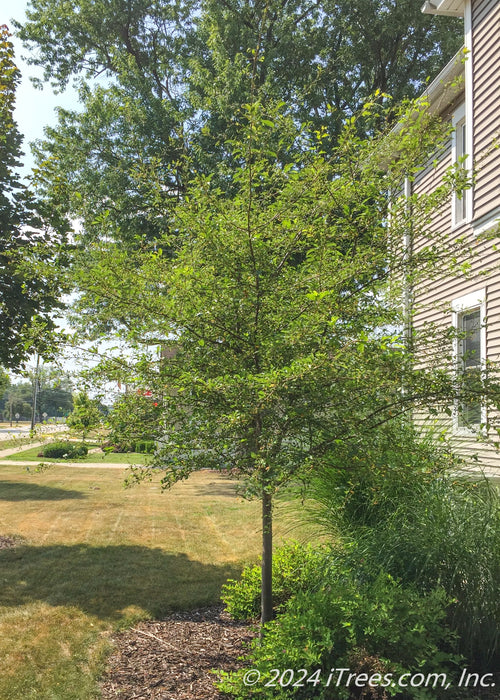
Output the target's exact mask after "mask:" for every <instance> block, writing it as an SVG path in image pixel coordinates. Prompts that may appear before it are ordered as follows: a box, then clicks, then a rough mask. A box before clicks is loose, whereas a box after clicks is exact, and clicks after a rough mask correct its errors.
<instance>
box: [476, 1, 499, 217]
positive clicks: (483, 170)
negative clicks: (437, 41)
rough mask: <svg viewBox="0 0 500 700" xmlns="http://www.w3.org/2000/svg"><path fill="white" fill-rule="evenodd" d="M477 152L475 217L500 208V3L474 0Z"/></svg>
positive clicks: (486, 214) (483, 215)
mask: <svg viewBox="0 0 500 700" xmlns="http://www.w3.org/2000/svg"><path fill="white" fill-rule="evenodd" d="M472 50H473V75H474V79H473V91H472V93H473V110H474V131H473V133H474V151H475V154H474V156H475V158H474V159H475V161H476V165H477V167H478V168H479V170H478V175H477V181H476V187H475V192H474V220H480V219H482V218H483V217H485V216H488V215H489V214H490V213H491V212H493V211H495V210H498V209H499V208H500V171H499V157H498V149H495V148H493V146H492V144H493V143H494V141H495V139H497V140H498V137H499V131H500V2H498V0H473V2H472Z"/></svg>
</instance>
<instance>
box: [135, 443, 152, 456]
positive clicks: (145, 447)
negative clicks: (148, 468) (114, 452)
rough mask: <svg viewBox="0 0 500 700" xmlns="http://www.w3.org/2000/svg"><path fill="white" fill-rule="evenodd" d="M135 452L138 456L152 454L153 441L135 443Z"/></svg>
mask: <svg viewBox="0 0 500 700" xmlns="http://www.w3.org/2000/svg"><path fill="white" fill-rule="evenodd" d="M135 451H136V452H139V453H140V454H153V452H154V451H155V441H154V440H138V441H137V442H136V443H135Z"/></svg>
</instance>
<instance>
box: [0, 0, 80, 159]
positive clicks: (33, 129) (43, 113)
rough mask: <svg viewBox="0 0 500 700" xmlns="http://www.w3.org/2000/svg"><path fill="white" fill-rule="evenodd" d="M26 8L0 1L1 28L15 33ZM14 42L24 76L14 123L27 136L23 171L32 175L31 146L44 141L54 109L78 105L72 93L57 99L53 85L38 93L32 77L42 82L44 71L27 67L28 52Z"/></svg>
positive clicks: (21, 2)
mask: <svg viewBox="0 0 500 700" xmlns="http://www.w3.org/2000/svg"><path fill="white" fill-rule="evenodd" d="M26 5H28V2H26V1H25V0H15V2H13V1H12V0H0V24H6V25H7V26H8V27H9V29H10V30H11V32H13V31H14V27H13V25H12V21H11V20H12V19H16V20H18V21H20V22H22V21H23V20H24V18H25V15H24V10H25V7H26ZM12 41H13V44H14V48H15V62H16V65H17V67H18V68H19V69H20V71H21V76H22V80H21V84H20V85H19V87H18V89H17V93H16V111H15V119H16V121H17V125H18V128H19V131H20V133H21V134H22V135H23V136H24V142H23V150H24V152H25V156H24V158H23V161H24V169H23V170H24V171H27V172H29V170H30V169H31V165H32V162H33V161H32V158H31V153H30V149H29V142H31V141H34V140H35V139H39V138H42V137H43V129H44V127H45V126H47V125H49V124H51V125H53V124H55V123H56V121H57V117H56V113H55V108H56V107H57V106H61V107H66V108H77V105H78V101H77V96H76V92H75V91H74V90H73V89H68V90H67V91H66V92H65V93H63V94H61V95H54V93H53V91H52V88H51V87H50V85H46V86H45V87H44V88H43V90H38V89H35V88H34V87H33V85H32V83H31V81H30V76H34V77H38V78H42V77H43V71H42V69H41V68H37V67H36V66H28V65H27V64H26V62H25V61H23V60H22V56H23V55H24V56H26V55H27V53H28V52H27V50H26V49H24V48H23V47H22V44H21V42H20V41H19V40H18V39H17V38H16V37H13V39H12Z"/></svg>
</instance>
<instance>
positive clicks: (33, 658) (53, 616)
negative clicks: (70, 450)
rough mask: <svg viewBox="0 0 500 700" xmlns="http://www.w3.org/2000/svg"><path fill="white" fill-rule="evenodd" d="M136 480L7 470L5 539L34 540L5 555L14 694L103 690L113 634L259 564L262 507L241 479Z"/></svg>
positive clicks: (192, 601)
mask: <svg viewBox="0 0 500 700" xmlns="http://www.w3.org/2000/svg"><path fill="white" fill-rule="evenodd" d="M125 475H126V470H125V469H124V470H123V471H122V470H119V469H113V470H106V469H105V468H103V469H88V468H82V469H79V468H65V467H63V466H54V467H51V468H50V469H49V470H48V471H46V472H43V473H41V474H35V475H34V474H32V472H27V471H26V469H23V468H22V467H19V466H15V465H11V466H8V465H4V466H0V502H1V511H0V534H3V535H11V536H13V537H15V538H21V539H22V544H21V545H19V546H18V547H17V548H16V549H11V550H6V549H4V550H0V578H1V587H0V658H1V659H2V673H1V674H0V698H2V700H19V698H40V699H43V700H46V699H47V700H48V699H49V698H54V699H57V700H89V699H90V698H94V697H98V693H97V679H98V677H99V675H100V673H101V671H102V667H103V662H104V659H105V655H106V652H107V650H108V641H107V636H108V635H109V633H110V632H111V631H112V630H114V629H117V628H120V627H126V626H129V625H131V624H132V623H133V622H134V621H135V620H137V619H144V618H149V617H161V616H162V615H165V614H167V613H168V612H169V611H171V610H173V609H180V608H190V607H194V606H199V605H204V604H210V603H213V602H215V601H217V600H218V597H219V593H220V588H221V585H222V583H223V582H224V581H225V580H226V578H227V577H229V576H235V575H237V574H238V571H239V570H240V568H241V566H242V564H243V563H244V562H248V561H255V560H256V559H257V557H258V554H259V551H260V529H259V516H260V508H259V504H258V503H257V502H250V503H249V502H247V501H243V500H242V499H240V498H239V497H238V496H236V494H235V490H234V483H233V482H230V481H228V480H224V479H223V478H222V477H220V476H218V475H217V474H214V473H210V472H203V473H199V474H195V475H193V476H192V477H191V478H190V479H189V481H188V482H185V483H182V484H177V485H176V486H174V488H173V489H172V491H170V492H166V493H163V494H162V493H161V492H160V489H159V485H158V483H149V482H145V483H143V484H142V485H140V486H137V487H134V488H132V489H124V488H123V480H124V477H125ZM158 479H159V477H158ZM278 520H279V518H278ZM281 532H283V526H281V528H280V525H279V523H278V527H277V538H276V540H277V542H278V543H279V540H280V533H281Z"/></svg>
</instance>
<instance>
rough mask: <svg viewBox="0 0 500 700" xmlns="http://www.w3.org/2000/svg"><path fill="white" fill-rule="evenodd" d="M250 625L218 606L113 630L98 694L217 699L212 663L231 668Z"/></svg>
mask: <svg viewBox="0 0 500 700" xmlns="http://www.w3.org/2000/svg"><path fill="white" fill-rule="evenodd" d="M255 634H256V632H255V629H253V628H252V627H250V626H249V625H247V624H244V623H241V622H235V621H234V620H231V619H230V618H229V616H228V615H227V613H225V612H224V611H223V608H222V606H214V607H210V608H202V609H198V610H192V611H188V612H178V613H173V614H172V615H169V616H168V617H167V618H165V619H164V620H160V621H157V620H155V621H151V622H141V623H140V624H138V625H137V626H136V627H134V628H133V629H131V630H128V631H126V632H122V633H119V634H116V635H114V636H113V641H114V644H115V647H116V651H115V652H114V653H113V654H112V656H111V657H110V659H109V660H108V668H107V671H106V673H105V676H104V677H103V679H102V683H101V692H102V699H103V700H111V698H121V699H123V700H222V699H223V698H227V697H228V696H227V695H226V694H224V693H221V692H220V691H218V690H217V689H216V688H215V687H214V682H215V681H216V680H217V677H216V675H215V674H214V673H212V670H213V669H222V670H224V671H234V670H236V669H238V668H241V667H242V666H244V663H243V662H242V661H241V660H240V659H239V657H240V656H241V655H242V653H243V652H244V649H245V646H246V645H248V643H249V642H250V640H251V639H252V638H253V637H254V636H255Z"/></svg>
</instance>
